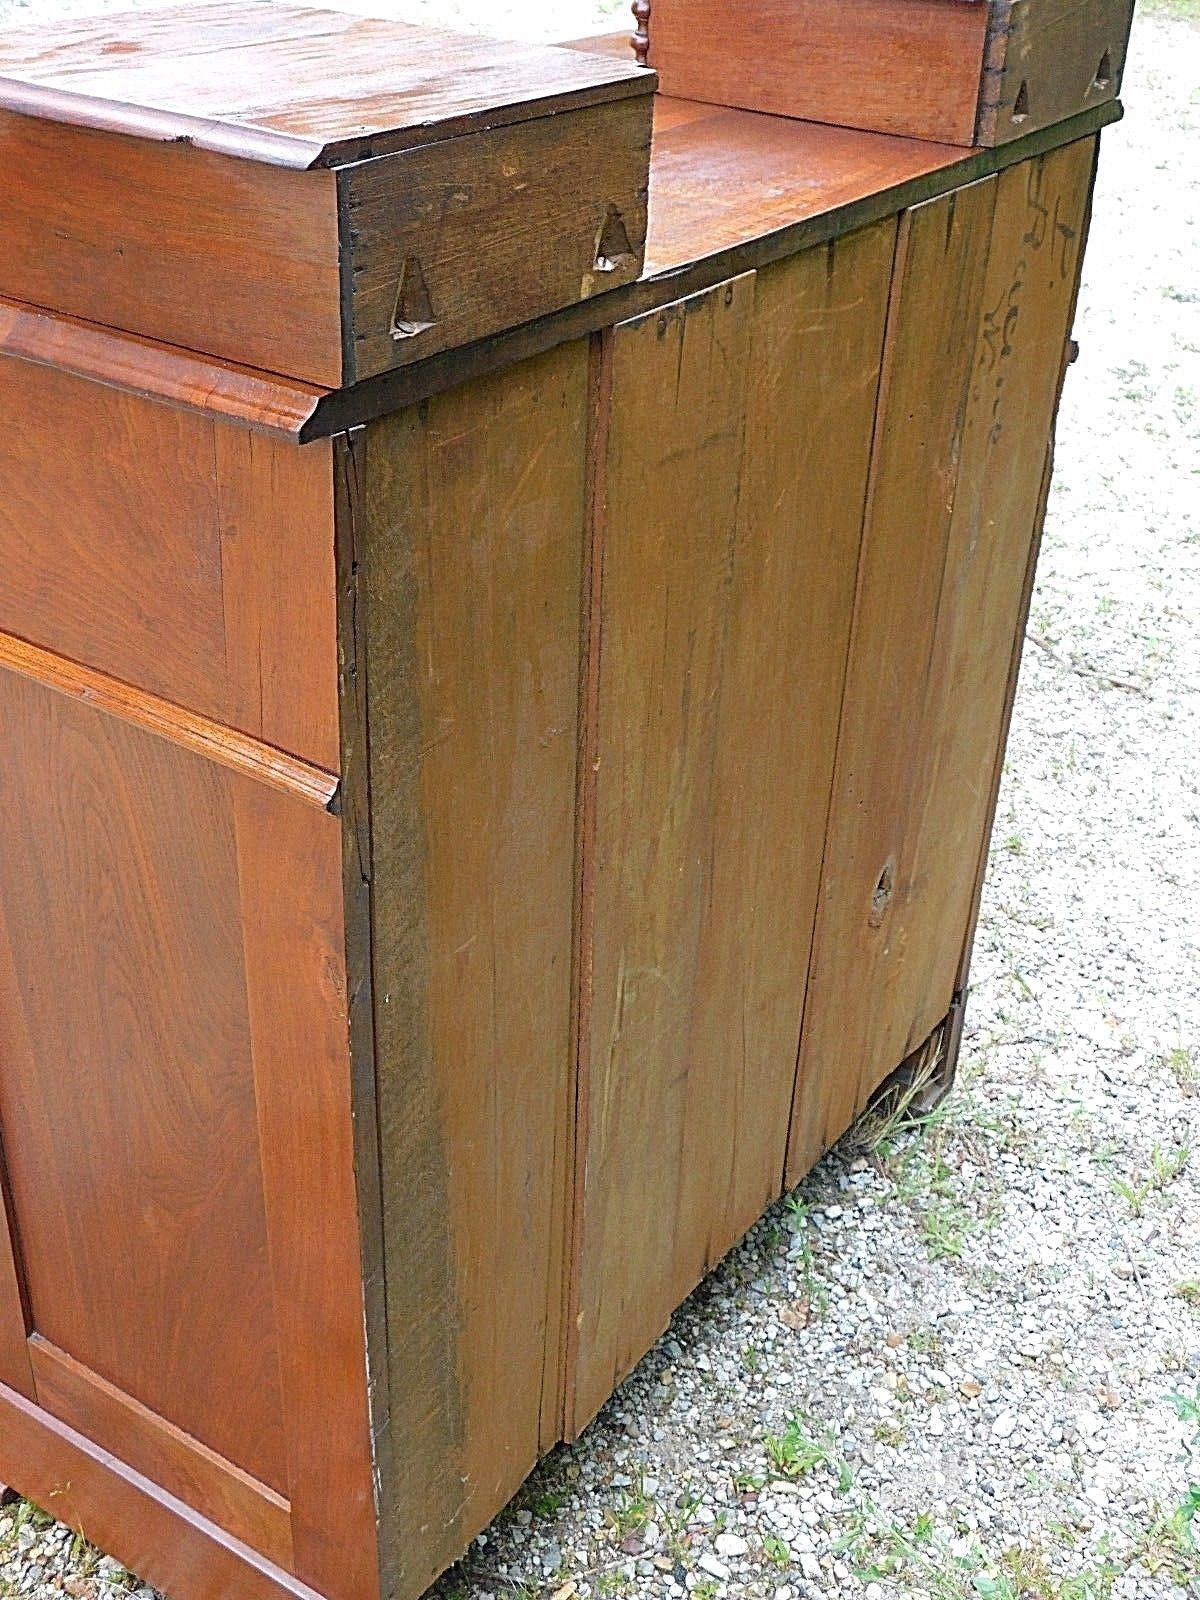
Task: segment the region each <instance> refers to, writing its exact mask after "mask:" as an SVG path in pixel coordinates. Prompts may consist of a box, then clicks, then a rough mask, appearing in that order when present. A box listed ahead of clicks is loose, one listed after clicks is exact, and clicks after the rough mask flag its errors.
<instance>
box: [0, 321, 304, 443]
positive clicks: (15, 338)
mask: <svg viewBox="0 0 1200 1600" xmlns="http://www.w3.org/2000/svg"><path fill="white" fill-rule="evenodd" d="M0 355H7V356H14V357H16V358H17V359H18V360H20V361H32V362H34V363H36V364H37V365H39V366H48V367H56V368H58V370H59V371H60V372H69V373H72V374H73V375H74V376H75V377H79V378H88V379H90V380H91V381H92V382H93V383H100V384H105V385H107V386H108V387H109V388H112V389H122V390H124V391H125V392H126V393H129V394H136V395H140V396H142V397H143V398H144V399H149V400H157V401H159V402H160V403H162V404H164V405H170V406H175V407H177V408H179V409H181V410H184V411H199V412H203V413H204V415H206V416H210V417H215V418H217V419H218V420H221V421H227V422H233V423H240V424H241V425H242V426H244V427H248V428H252V429H254V430H256V431H257V432H260V433H269V434H273V435H275V436H276V437H277V438H284V439H290V440H292V441H293V442H295V441H298V440H299V438H300V434H301V432H302V430H303V428H304V425H305V424H306V423H307V422H308V420H309V418H310V417H311V416H312V414H313V412H314V411H315V410H316V408H317V404H318V402H319V401H320V400H321V398H322V396H323V395H324V393H325V391H324V390H323V389H318V388H316V387H315V386H314V385H312V384H306V383H302V382H300V381H299V380H298V379H295V378H277V377H274V376H273V375H272V374H270V373H266V372H258V371H256V370H255V369H254V368H253V367H239V366H237V365H235V364H234V363H233V362H228V361H218V360H216V359H214V358H213V357H211V356H202V355H198V354H196V353H195V352H194V351H191V350H179V349H176V348H175V347H174V346H173V345H166V344H158V343H156V342H155V341H154V340H153V339H144V338H141V337H140V336H139V335H138V334H134V333H122V332H120V331H118V330H117V329H115V328H105V327H101V326H98V325H96V324H94V323H90V322H83V321H81V320H80V319H79V318H78V317H68V316H65V315H63V314H62V313H60V312H55V311H44V310H42V309H41V308H40V307H38V306H30V305H25V304H23V303H22V302H21V301H18V300H6V299H4V298H3V297H0Z"/></svg>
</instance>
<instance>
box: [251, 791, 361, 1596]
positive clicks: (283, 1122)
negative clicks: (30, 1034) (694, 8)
mask: <svg viewBox="0 0 1200 1600" xmlns="http://www.w3.org/2000/svg"><path fill="white" fill-rule="evenodd" d="M232 803H233V816H234V825H235V832H236V839H237V860H238V882H239V886H240V907H241V916H240V919H239V923H240V928H241V931H242V937H243V953H244V959H245V972H246V997H247V1012H248V1018H249V1028H250V1040H251V1050H252V1057H253V1063H254V1090H255V1103H256V1106H257V1110H258V1134H259V1149H260V1152H261V1155H260V1160H261V1167H262V1186H263V1195H264V1200H265V1208H266V1228H267V1238H268V1243H269V1251H270V1263H271V1280H272V1284H273V1289H274V1307H275V1323H276V1327H277V1329H278V1359H279V1368H280V1372H281V1380H282V1403H283V1416H284V1434H285V1442H286V1455H287V1479H286V1481H287V1485H288V1491H289V1498H290V1500H291V1511H292V1540H293V1545H294V1549H295V1570H296V1572H297V1574H298V1575H299V1576H300V1577H301V1578H302V1579H303V1580H304V1581H305V1582H306V1583H309V1584H311V1585H312V1586H313V1587H314V1588H316V1589H319V1590H320V1591H321V1592H322V1593H324V1594H330V1595H337V1596H339V1597H342V1596H345V1597H346V1600H376V1597H377V1596H378V1595H379V1570H378V1564H377V1551H376V1546H375V1496H374V1489H373V1483H372V1476H371V1434H370V1426H369V1418H368V1411H367V1360H366V1349H365V1344H364V1331H363V1291H362V1278H361V1260H360V1253H359V1232H358V1201H357V1195H356V1193H355V1181H354V1134H353V1117H354V1114H355V1111H356V1109H357V1111H358V1113H359V1114H361V1115H369V1114H370V1111H371V1108H370V1107H367V1106H361V1107H358V1108H355V1107H354V1106H353V1104H352V1101H351V1084H350V1059H349V1039H348V1032H347V1019H348V997H347V994H346V978H345V948H346V937H345V927H344V923H343V912H342V837H341V827H340V824H339V823H338V821H337V820H336V819H335V818H333V817H330V816H326V815H325V814H323V813H322V812H319V811H316V810H313V809H312V808H310V807H306V806H301V805H298V804H297V803H296V802H295V801H294V800H288V799H283V798H281V797H280V796H278V795H276V794H273V793H271V791H270V790H268V789H266V788H265V787H263V786H262V785H260V784H255V783H251V782H249V781H247V780H245V779H235V780H234V782H233V787H232Z"/></svg>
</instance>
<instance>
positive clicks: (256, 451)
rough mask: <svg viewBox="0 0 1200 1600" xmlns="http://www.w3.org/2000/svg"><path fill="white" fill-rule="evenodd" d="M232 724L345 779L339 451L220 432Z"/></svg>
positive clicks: (222, 427)
mask: <svg viewBox="0 0 1200 1600" xmlns="http://www.w3.org/2000/svg"><path fill="white" fill-rule="evenodd" d="M213 442H214V446H215V449H216V462H217V494H218V502H219V516H220V527H221V579H222V583H221V592H222V600H223V604H224V624H225V660H226V672H227V674H228V687H227V690H226V693H227V700H228V712H227V715H228V719H229V721H231V722H232V723H233V725H234V726H235V727H238V728H246V729H248V730H250V731H251V732H253V733H257V734H261V735H262V736H263V737H264V738H267V739H270V741H271V742H272V743H273V744H277V745H279V746H281V747H282V748H283V749H284V750H295V751H299V752H302V753H303V754H305V755H308V756H310V757H311V758H312V760H314V761H316V762H317V763H318V764H319V765H321V766H323V767H325V768H326V769H327V770H328V771H330V772H336V771H337V770H338V761H339V750H338V703H337V585H336V578H335V572H334V554H333V448H332V445H330V443H329V442H328V441H327V440H322V441H321V442H319V443H317V444H312V445H306V446H305V448H304V449H303V450H298V449H297V448H296V446H295V445H294V444H293V443H292V442H291V441H285V440H280V439H270V438H264V437H263V436H262V435H261V434H256V433H252V432H251V431H250V430H249V429H247V428H239V427H233V426H230V425H228V424H223V423H218V424H217V425H216V426H215V427H214V429H213Z"/></svg>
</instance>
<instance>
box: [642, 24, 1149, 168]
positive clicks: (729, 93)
mask: <svg viewBox="0 0 1200 1600" xmlns="http://www.w3.org/2000/svg"><path fill="white" fill-rule="evenodd" d="M637 14H638V20H639V35H638V38H637V41H636V43H637V46H638V48H639V53H640V54H642V55H646V53H647V46H648V59H649V63H650V65H651V66H653V67H655V68H656V69H657V71H658V74H659V77H660V80H661V86H662V92H663V93H664V94H667V95H675V96H678V97H680V98H681V99H685V100H707V101H711V102H713V103H715V104H717V105H729V106H738V107H741V108H742V109H743V110H746V111H767V112H773V113H774V114H775V115H777V116H785V117H800V118H803V119H805V120H807V121H811V122H829V123H836V124H839V125H841V126H844V127H848V128H863V129H867V130H869V131H872V132H876V133H894V134H900V135H902V136H904V137H907V138H913V139H929V140H935V141H937V142H939V143H943V144H952V145H985V146H993V145H998V144H1004V143H1006V142H1007V141H1008V140H1010V139H1018V138H1020V137H1021V136H1022V135H1023V134H1026V133H1032V132H1034V131H1035V130H1037V129H1039V128H1046V127H1049V126H1050V125H1051V124H1052V123H1056V122H1062V121H1064V120H1065V119H1066V118H1067V117H1071V116H1074V115H1075V114H1076V113H1077V112H1080V111H1087V110H1090V109H1091V108H1092V107H1093V106H1096V105H1100V104H1102V103H1103V102H1104V101H1106V100H1112V99H1114V98H1115V97H1116V95H1117V94H1118V92H1119V90H1120V85H1121V71H1122V68H1123V66H1124V63H1125V49H1126V45H1127V43H1128V40H1129V28H1130V23H1131V21H1132V18H1133V0H1078V3H1077V4H1074V5H1070V6H1064V5H1060V4H1057V3H1056V0H749V3H748V4H745V5H739V6H737V7H734V6H732V5H730V3H729V0H639V5H638V7H637Z"/></svg>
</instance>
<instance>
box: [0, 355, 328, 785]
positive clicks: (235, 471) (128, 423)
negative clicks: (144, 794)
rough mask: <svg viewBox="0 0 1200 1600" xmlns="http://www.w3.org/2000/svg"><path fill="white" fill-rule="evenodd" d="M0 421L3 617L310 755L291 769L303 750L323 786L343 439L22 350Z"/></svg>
mask: <svg viewBox="0 0 1200 1600" xmlns="http://www.w3.org/2000/svg"><path fill="white" fill-rule="evenodd" d="M0 418H2V419H3V423H4V426H3V428H2V429H0V481H3V483H4V485H5V494H4V497H3V499H2V500H0V630H3V631H4V632H5V633H8V634H10V635H15V636H17V637H19V638H22V639H25V640H28V641H29V642H30V643H31V644H33V645H36V646H38V647H40V648H41V649H43V650H49V651H52V652H54V653H55V654H56V655H60V656H63V657H65V658H67V659H68V660H69V661H73V662H78V663H80V664H81V665H83V666H85V667H87V668H90V669H92V670H93V671H94V672H97V673H102V674H105V675H106V676H107V677H110V678H112V679H116V680H118V682H119V684H121V685H126V686H129V688H131V689H140V690H144V691H146V692H147V694H149V695H150V696H152V697H154V698H155V699H156V700H157V701H166V702H169V703H170V705H171V706H175V707H178V708H180V711H181V715H179V716H178V717H177V718H175V719H174V720H175V721H176V722H177V724H178V725H179V727H180V728H181V729H182V728H183V727H184V726H185V725H188V724H189V723H190V725H191V726H192V731H193V733H194V734H195V735H196V736H197V737H199V738H201V739H203V738H206V737H208V735H207V734H206V733H205V732H204V729H203V721H204V719H207V720H208V721H209V722H212V723H219V724H222V725H224V726H227V727H229V728H231V729H232V730H236V731H237V732H239V733H242V734H248V735H250V737H251V739H252V740H259V741H262V743H264V744H266V745H269V746H272V747H273V748H274V750H275V751H278V752H281V753H282V752H287V753H288V754H289V755H293V756H298V757H300V758H301V760H300V763H295V762H291V763H289V762H288V761H287V760H282V761H279V762H278V766H279V768H280V771H281V772H283V771H286V770H287V769H288V768H289V767H297V766H299V767H300V768H301V769H302V768H303V766H304V764H305V763H306V762H307V764H308V765H311V766H315V767H320V768H321V769H322V770H323V772H324V774H325V776H324V778H322V779H321V780H320V781H321V782H323V783H326V784H327V783H328V774H329V773H330V772H336V770H337V763H338V749H337V737H338V735H337V644H336V625H337V624H336V613H335V603H334V575H333V488H332V465H331V456H330V447H329V446H328V445H327V444H322V445H319V446H317V447H315V448H309V449H306V450H304V451H301V450H297V449H295V448H294V447H292V446H291V445H289V444H285V443H284V442H282V441H279V440H274V439H269V438H264V437H262V436H258V435H254V434H251V433H250V432H249V431H248V430H245V429H241V428H234V427H233V426H232V425H230V424H226V423H221V424H215V423H214V422H213V421H212V420H211V419H209V418H207V417H203V416H196V415H191V414H188V413H186V412H183V411H178V410H173V409H169V408H167V407H165V406H161V405H156V404H154V403H153V402H151V401H149V400H144V399H140V398H138V397H137V396H135V395H132V394H116V393H114V392H113V391H111V390H109V389H105V388H103V387H101V386H100V385H98V384H95V383H91V382H88V381H86V380H85V379H82V378H78V377H75V376H73V375H71V374H69V373H64V372H59V371H56V370H54V369H53V368H50V367H45V366H33V365H30V364H28V363H26V362H22V361H12V360H9V361H3V360H0ZM121 692H122V691H121V690H120V689H119V688H118V689H114V691H113V693H114V694H116V695H120V694H121ZM126 699H127V700H128V702H129V703H130V704H132V703H133V702H134V701H135V700H136V696H127V697H126ZM114 709H116V707H115V705H114ZM159 710H160V711H162V708H161V707H160V708H159ZM185 710H186V711H188V712H194V713H197V714H198V717H199V719H200V721H199V722H197V721H196V719H195V718H192V719H189V718H188V717H186V716H183V715H182V712H183V711H185ZM163 716H164V717H165V718H166V719H167V721H170V720H171V713H170V712H169V710H168V711H163ZM220 739H221V735H220V734H219V733H217V734H215V735H213V736H212V738H210V739H209V742H210V743H219V742H220ZM230 742H231V744H237V743H238V741H236V740H231V741H230ZM241 744H242V746H243V747H244V746H246V744H247V741H245V740H243V741H241ZM243 753H247V754H249V755H251V757H252V755H253V752H252V751H248V752H247V751H245V750H244V752H243ZM273 759H274V758H273V756H272V753H271V752H270V751H265V752H263V755H262V763H263V765H264V766H265V767H267V768H269V767H270V765H271V762H272V760H273Z"/></svg>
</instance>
